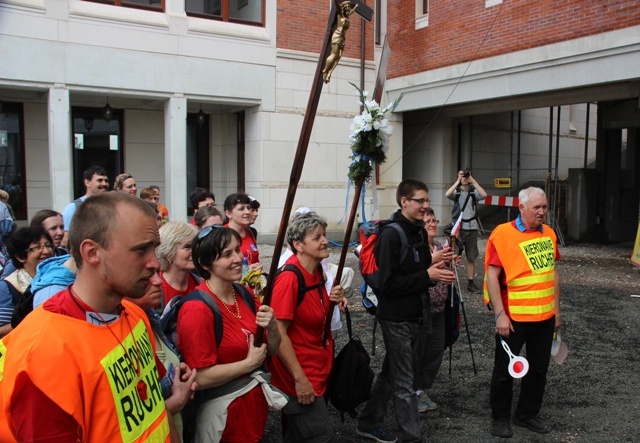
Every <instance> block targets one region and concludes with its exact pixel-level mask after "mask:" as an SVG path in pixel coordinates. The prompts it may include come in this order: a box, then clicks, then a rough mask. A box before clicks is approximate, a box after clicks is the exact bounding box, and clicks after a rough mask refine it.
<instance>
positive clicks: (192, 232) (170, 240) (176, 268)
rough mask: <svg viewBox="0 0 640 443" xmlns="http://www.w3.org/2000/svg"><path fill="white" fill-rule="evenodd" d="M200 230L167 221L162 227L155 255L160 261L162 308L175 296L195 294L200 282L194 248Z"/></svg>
mask: <svg viewBox="0 0 640 443" xmlns="http://www.w3.org/2000/svg"><path fill="white" fill-rule="evenodd" d="M196 234H198V230H197V229H196V228H194V227H193V226H191V225H190V224H189V223H185V222H175V221H174V222H168V223H167V224H165V225H164V226H162V227H161V228H160V245H159V246H158V247H157V248H156V255H157V256H158V260H160V277H161V278H162V291H163V292H164V299H163V301H162V305H161V308H162V309H164V307H165V306H166V305H167V304H168V303H169V302H170V301H171V299H173V298H174V297H176V296H184V295H187V294H188V293H190V292H192V291H193V290H194V289H195V288H196V286H198V283H199V282H200V280H199V278H198V277H197V275H196V274H195V273H194V270H195V267H194V265H193V258H192V256H191V246H192V244H193V241H194V239H195V237H196Z"/></svg>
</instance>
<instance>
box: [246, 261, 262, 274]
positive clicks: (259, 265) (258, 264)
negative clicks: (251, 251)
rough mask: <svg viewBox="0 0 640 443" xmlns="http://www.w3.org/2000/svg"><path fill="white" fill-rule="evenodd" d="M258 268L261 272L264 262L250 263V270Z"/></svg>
mask: <svg viewBox="0 0 640 443" xmlns="http://www.w3.org/2000/svg"><path fill="white" fill-rule="evenodd" d="M256 269H259V270H260V272H262V263H260V262H258V263H252V264H250V265H249V271H255V270H256Z"/></svg>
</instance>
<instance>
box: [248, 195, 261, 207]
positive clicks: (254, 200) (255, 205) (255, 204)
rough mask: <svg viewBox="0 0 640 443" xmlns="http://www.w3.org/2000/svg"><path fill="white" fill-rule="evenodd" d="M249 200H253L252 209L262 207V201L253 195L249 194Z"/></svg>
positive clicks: (250, 204) (250, 205)
mask: <svg viewBox="0 0 640 443" xmlns="http://www.w3.org/2000/svg"><path fill="white" fill-rule="evenodd" d="M249 200H251V202H250V203H249V207H250V208H251V209H260V202H259V201H258V200H256V199H255V198H253V197H251V196H249Z"/></svg>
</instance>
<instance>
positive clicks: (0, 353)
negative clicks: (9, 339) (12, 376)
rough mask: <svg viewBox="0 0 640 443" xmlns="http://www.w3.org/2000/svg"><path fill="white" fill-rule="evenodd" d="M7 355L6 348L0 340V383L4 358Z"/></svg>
mask: <svg viewBox="0 0 640 443" xmlns="http://www.w3.org/2000/svg"><path fill="white" fill-rule="evenodd" d="M6 354H7V347H6V346H5V345H4V343H2V340H0V382H1V381H2V374H4V356H5V355H6Z"/></svg>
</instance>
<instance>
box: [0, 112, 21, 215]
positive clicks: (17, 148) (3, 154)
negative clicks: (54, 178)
mask: <svg viewBox="0 0 640 443" xmlns="http://www.w3.org/2000/svg"><path fill="white" fill-rule="evenodd" d="M21 119H22V105H21V104H18V103H6V102H4V103H2V104H1V109H0V189H4V190H5V191H7V193H9V205H11V207H12V208H13V212H14V213H15V216H16V218H17V219H22V220H26V218H27V202H26V192H25V187H24V186H25V176H24V162H23V160H24V152H23V146H22V143H23V137H22V122H21Z"/></svg>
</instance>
